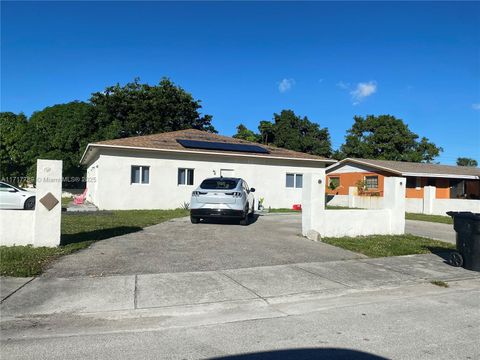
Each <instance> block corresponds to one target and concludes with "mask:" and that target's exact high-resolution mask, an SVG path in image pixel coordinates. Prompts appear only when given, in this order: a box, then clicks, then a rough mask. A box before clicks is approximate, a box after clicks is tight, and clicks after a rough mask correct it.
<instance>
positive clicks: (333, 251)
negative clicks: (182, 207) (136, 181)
mask: <svg viewBox="0 0 480 360" xmlns="http://www.w3.org/2000/svg"><path fill="white" fill-rule="evenodd" d="M362 257H364V256H362V255H360V254H357V253H353V252H350V251H346V250H343V249H340V248H337V247H334V246H331V245H328V244H324V243H321V242H312V241H310V240H307V239H305V238H303V237H302V236H301V217H300V216H299V215H296V214H293V215H284V214H271V215H264V216H258V217H257V218H256V219H255V221H254V222H253V223H252V224H250V225H249V226H240V225H238V224H237V223H232V222H215V223H200V224H191V223H190V220H189V219H188V218H182V219H175V220H172V221H169V222H165V223H162V224H158V225H154V226H151V227H148V228H145V229H144V230H143V231H139V232H136V233H131V234H127V235H122V236H118V237H115V238H111V239H107V240H103V241H99V242H97V243H95V244H93V245H92V246H91V247H90V248H88V249H86V250H83V251H81V252H78V253H75V254H73V255H69V256H65V257H63V258H62V259H61V260H59V261H58V262H56V263H55V264H54V265H53V266H52V267H51V268H50V269H49V270H48V271H47V272H46V274H45V276H51V277H70V276H82V275H96V276H98V275H129V274H130V275H131V274H152V273H171V272H189V271H190V272H191V271H211V270H226V269H237V268H248V267H256V266H269V265H284V264H294V263H306V262H324V261H336V260H346V259H355V258H362Z"/></svg>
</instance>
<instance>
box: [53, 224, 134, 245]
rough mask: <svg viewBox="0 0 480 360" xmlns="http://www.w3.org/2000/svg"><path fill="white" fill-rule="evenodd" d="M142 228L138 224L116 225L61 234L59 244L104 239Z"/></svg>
mask: <svg viewBox="0 0 480 360" xmlns="http://www.w3.org/2000/svg"><path fill="white" fill-rule="evenodd" d="M140 230H142V228H141V227H139V226H117V227H113V228H109V229H98V230H92V231H84V232H80V233H75V234H62V237H61V239H60V245H62V246H64V245H68V244H76V243H79V242H82V241H91V240H95V241H98V240H105V239H108V238H112V237H115V236H121V235H127V234H131V233H134V232H137V231H140Z"/></svg>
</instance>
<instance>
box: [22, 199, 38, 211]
mask: <svg viewBox="0 0 480 360" xmlns="http://www.w3.org/2000/svg"><path fill="white" fill-rule="evenodd" d="M23 208H24V209H25V210H33V209H35V197H33V196H32V197H29V198H28V199H27V200H25V203H24V204H23Z"/></svg>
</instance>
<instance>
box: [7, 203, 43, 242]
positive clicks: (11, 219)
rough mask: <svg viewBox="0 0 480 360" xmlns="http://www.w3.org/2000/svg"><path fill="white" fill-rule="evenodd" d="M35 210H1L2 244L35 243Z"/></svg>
mask: <svg viewBox="0 0 480 360" xmlns="http://www.w3.org/2000/svg"><path fill="white" fill-rule="evenodd" d="M34 226H35V211H31V210H0V245H6V246H11V245H27V244H33V231H34Z"/></svg>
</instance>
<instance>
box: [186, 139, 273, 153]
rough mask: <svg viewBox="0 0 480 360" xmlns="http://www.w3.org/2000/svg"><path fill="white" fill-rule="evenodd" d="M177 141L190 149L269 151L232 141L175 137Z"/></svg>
mask: <svg viewBox="0 0 480 360" xmlns="http://www.w3.org/2000/svg"><path fill="white" fill-rule="evenodd" d="M177 142H178V143H179V144H180V145H182V146H183V147H186V148H190V149H205V150H222V151H237V152H248V153H260V154H268V153H269V151H268V150H267V149H265V148H263V147H261V146H258V145H248V144H232V143H221V142H213V141H199V140H184V139H177Z"/></svg>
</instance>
